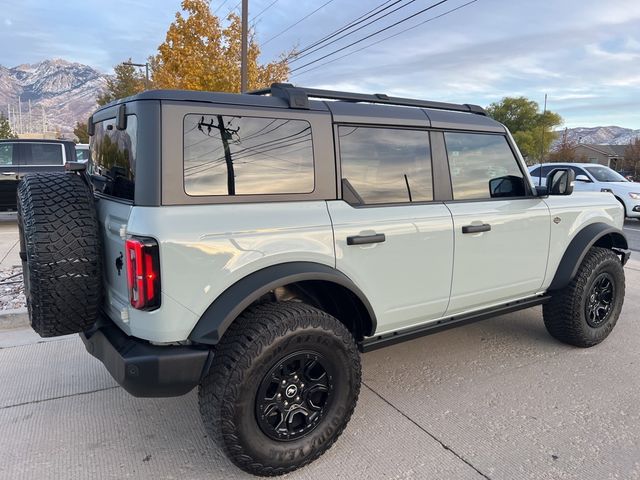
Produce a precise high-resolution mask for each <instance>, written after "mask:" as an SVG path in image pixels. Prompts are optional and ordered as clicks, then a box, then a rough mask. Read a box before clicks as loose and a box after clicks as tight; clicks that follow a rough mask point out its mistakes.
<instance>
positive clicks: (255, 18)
mask: <svg viewBox="0 0 640 480" xmlns="http://www.w3.org/2000/svg"><path fill="white" fill-rule="evenodd" d="M277 1H278V0H273V2H271V3H270V4H269V5H267V6H266V7H264V8H263V9H262V10H260V13H258V14H257V15H256V16H254V17H253V18H252V19H251V21H252V22H253V23H255V21H256V20H257V19H258V18H259V17H260V15H262V14H263V13H264V12H266V11H267V10H269V9H270V8H271V7H273V6H274V5H275V4H276V2H277Z"/></svg>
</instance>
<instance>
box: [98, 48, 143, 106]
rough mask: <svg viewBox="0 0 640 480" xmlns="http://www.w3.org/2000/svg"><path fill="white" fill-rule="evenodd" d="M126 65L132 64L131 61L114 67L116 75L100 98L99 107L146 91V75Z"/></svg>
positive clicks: (110, 79)
mask: <svg viewBox="0 0 640 480" xmlns="http://www.w3.org/2000/svg"><path fill="white" fill-rule="evenodd" d="M126 63H131V59H129V60H127V62H122V63H119V64H118V65H116V66H115V67H113V70H114V75H113V76H112V77H110V78H109V79H108V80H107V88H106V89H105V90H104V91H103V92H102V93H101V94H100V95H99V96H98V100H97V101H98V105H106V104H107V103H109V102H113V101H114V100H117V99H119V98H125V97H130V96H131V95H135V94H136V93H139V92H142V91H143V90H144V86H145V83H144V75H143V74H142V73H141V72H140V70H138V69H137V68H136V67H135V66H133V65H127V64H126Z"/></svg>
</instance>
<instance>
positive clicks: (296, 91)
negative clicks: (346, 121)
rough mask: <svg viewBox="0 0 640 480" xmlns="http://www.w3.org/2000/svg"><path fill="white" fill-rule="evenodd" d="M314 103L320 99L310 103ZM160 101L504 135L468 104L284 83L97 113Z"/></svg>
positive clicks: (185, 94) (144, 95) (165, 97)
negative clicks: (413, 121) (421, 117)
mask: <svg viewBox="0 0 640 480" xmlns="http://www.w3.org/2000/svg"><path fill="white" fill-rule="evenodd" d="M314 99H322V101H321V100H314ZM145 100H160V101H171V102H195V103H215V104H223V105H238V106H248V107H267V108H282V109H296V110H307V111H331V112H332V113H333V114H334V118H335V120H336V121H340V120H339V119H338V116H339V115H336V114H337V113H338V111H339V112H341V113H342V115H343V118H346V116H348V113H350V112H352V113H353V116H354V117H355V116H359V115H361V114H362V113H363V112H368V113H369V115H370V116H375V115H377V114H379V115H380V116H381V117H385V118H393V117H396V118H411V117H414V116H415V113H412V112H418V109H420V110H423V111H424V113H426V114H427V116H428V117H429V120H428V121H429V123H430V124H431V126H433V127H440V128H448V127H454V128H458V129H460V128H465V127H466V128H469V129H471V130H473V129H474V128H479V129H481V130H485V131H487V130H489V131H495V132H504V127H503V126H502V125H501V124H500V123H498V122H496V121H495V120H493V119H491V118H490V117H487V116H486V113H485V111H484V109H483V108H482V107H479V106H477V105H470V104H455V103H444V102H434V101H429V100H415V99H409V98H399V97H389V96H388V95H385V94H362V93H349V92H338V91H333V90H320V89H313V88H304V87H294V86H293V85H291V84H287V83H274V84H273V85H271V87H269V88H265V89H262V90H256V91H253V92H248V93H244V94H239V93H221V92H203V91H194V90H147V91H144V92H141V93H139V94H137V95H133V96H131V97H127V98H123V99H120V100H116V101H114V102H111V103H109V104H107V105H105V106H104V107H102V108H100V109H99V110H98V112H99V111H101V110H103V109H106V108H111V107H114V106H116V105H119V104H123V103H129V102H137V101H145Z"/></svg>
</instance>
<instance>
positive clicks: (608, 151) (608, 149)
mask: <svg viewBox="0 0 640 480" xmlns="http://www.w3.org/2000/svg"><path fill="white" fill-rule="evenodd" d="M578 147H585V148H588V149H590V150H593V151H596V152H598V153H601V154H602V155H607V156H609V157H624V152H625V150H626V149H627V145H598V144H594V143H581V144H579V145H578Z"/></svg>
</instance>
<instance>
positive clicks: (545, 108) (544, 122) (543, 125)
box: [540, 93, 547, 165]
mask: <svg viewBox="0 0 640 480" xmlns="http://www.w3.org/2000/svg"><path fill="white" fill-rule="evenodd" d="M546 127H547V94H546V93H545V94H544V110H542V145H541V146H540V165H542V164H543V163H544V131H545V129H546Z"/></svg>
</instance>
